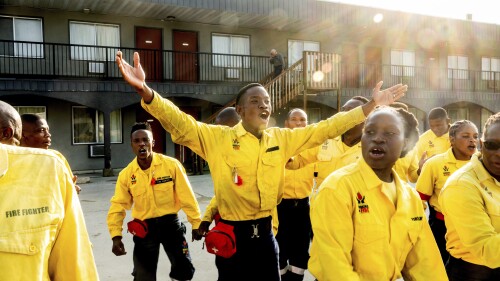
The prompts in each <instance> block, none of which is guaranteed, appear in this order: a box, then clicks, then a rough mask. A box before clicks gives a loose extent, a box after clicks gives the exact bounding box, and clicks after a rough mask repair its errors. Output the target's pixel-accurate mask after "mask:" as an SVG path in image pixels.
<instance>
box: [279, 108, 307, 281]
mask: <svg viewBox="0 0 500 281" xmlns="http://www.w3.org/2000/svg"><path fill="white" fill-rule="evenodd" d="M306 125H307V114H306V112H305V111H304V110H302V109H300V108H294V109H291V110H290V111H289V112H288V115H287V118H286V120H285V128H290V129H296V128H303V127H305V126H306ZM313 177H314V167H313V165H307V166H306V167H304V168H302V169H298V170H288V169H286V170H285V183H284V187H283V199H282V200H281V202H280V203H279V205H278V222H279V225H278V234H277V235H276V240H277V241H278V245H279V249H280V252H279V264H280V274H281V281H301V280H303V279H304V273H305V270H306V269H307V261H308V260H309V244H310V241H311V219H310V218H309V195H310V194H311V190H312V187H313Z"/></svg>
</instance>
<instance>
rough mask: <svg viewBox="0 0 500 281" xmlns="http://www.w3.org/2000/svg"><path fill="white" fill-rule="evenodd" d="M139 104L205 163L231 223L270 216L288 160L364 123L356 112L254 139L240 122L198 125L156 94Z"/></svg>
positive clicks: (221, 210) (221, 209) (271, 131)
mask: <svg viewBox="0 0 500 281" xmlns="http://www.w3.org/2000/svg"><path fill="white" fill-rule="evenodd" d="M141 103H142V106H143V107H144V108H145V109H146V110H147V111H148V112H149V113H151V114H152V115H153V116H154V117H155V118H157V119H158V120H159V121H160V122H161V124H162V125H163V127H164V128H165V129H166V130H167V131H168V132H170V134H171V136H172V140H173V141H174V142H175V143H178V144H182V145H185V146H188V147H189V148H190V149H191V150H193V151H194V152H195V153H197V154H198V155H200V156H201V157H203V158H204V159H206V160H207V162H208V163H209V165H210V172H211V175H212V179H213V181H214V189H215V190H214V193H215V196H216V198H217V199H216V200H217V204H218V209H219V213H220V215H221V217H222V218H223V219H226V220H233V221H239V220H255V219H259V218H263V217H268V216H270V215H272V212H273V210H274V209H275V207H276V205H277V204H278V203H279V202H280V201H281V198H282V196H283V183H284V169H285V163H286V162H287V161H288V159H290V157H292V156H293V155H296V154H298V153H299V152H301V151H302V150H304V149H307V148H311V147H314V146H318V145H320V144H321V143H322V142H324V141H325V140H326V139H328V138H333V137H336V136H337V135H339V134H342V133H343V132H345V131H346V130H347V129H349V128H351V127H353V126H354V125H356V124H359V123H361V122H363V120H364V119H365V116H364V114H363V110H362V109H361V108H359V109H354V110H351V111H349V112H347V113H338V114H336V115H335V116H333V117H331V118H329V119H327V120H324V121H321V122H318V123H316V124H311V125H308V126H306V127H304V128H295V129H293V130H291V129H282V128H276V127H275V128H268V129H266V130H264V131H263V134H262V137H261V139H258V138H256V137H255V136H254V135H252V134H251V133H249V132H247V131H246V130H245V129H244V128H243V125H242V123H241V122H240V123H239V124H238V125H236V126H234V127H227V126H217V125H209V124H205V123H202V122H197V121H196V120H195V119H194V118H192V117H191V116H190V115H188V114H185V113H183V112H182V111H180V110H179V108H177V107H176V106H175V105H174V104H173V103H172V102H170V101H168V100H167V99H163V98H161V97H160V96H159V94H158V93H156V92H154V98H153V100H152V101H151V103H150V104H146V103H144V100H142V101H141Z"/></svg>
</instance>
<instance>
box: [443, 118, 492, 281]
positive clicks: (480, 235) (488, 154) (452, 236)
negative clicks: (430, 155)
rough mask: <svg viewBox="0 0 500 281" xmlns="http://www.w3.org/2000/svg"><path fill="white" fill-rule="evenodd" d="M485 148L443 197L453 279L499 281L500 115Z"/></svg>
mask: <svg viewBox="0 0 500 281" xmlns="http://www.w3.org/2000/svg"><path fill="white" fill-rule="evenodd" d="M481 147H482V151H481V154H476V155H474V156H472V159H471V160H470V162H469V163H468V164H467V165H465V166H464V167H462V168H461V169H460V170H458V171H457V172H456V173H454V174H453V175H451V176H450V178H449V179H448V180H447V181H446V184H445V186H444V188H443V189H442V190H441V195H440V196H439V205H440V206H441V211H442V212H443V214H444V217H445V223H446V228H447V232H446V249H447V250H448V251H449V252H450V259H449V261H448V263H447V264H446V271H447V272H448V276H449V278H450V280H451V281H462V280H463V281H465V280H467V281H470V280H473V281H493V280H500V113H496V114H495V115H492V116H491V117H490V118H489V119H488V120H487V121H486V124H485V125H484V130H483V138H482V139H481Z"/></svg>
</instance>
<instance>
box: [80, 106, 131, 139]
mask: <svg viewBox="0 0 500 281" xmlns="http://www.w3.org/2000/svg"><path fill="white" fill-rule="evenodd" d="M75 108H82V109H90V110H93V111H94V114H93V116H92V120H93V122H94V124H95V125H94V133H93V137H94V138H95V140H96V141H95V142H76V141H75V133H76V130H75ZM116 111H118V112H119V115H120V117H119V124H118V125H117V127H118V128H116V129H119V131H120V136H119V140H114V141H113V140H110V143H112V144H121V143H123V114H122V111H121V109H117V110H114V111H113V112H116ZM113 112H112V113H113ZM101 113H102V114H104V113H103V112H101V111H99V110H97V109H95V108H91V107H88V106H80V105H75V106H72V107H71V143H72V144H73V145H89V144H104V135H103V136H102V140H101V138H100V136H99V135H100V131H99V126H100V125H101V124H100V123H99V121H100V120H99V115H100V114H101ZM102 125H103V126H104V124H102ZM110 126H112V124H110ZM112 129H113V128H110V137H111V136H112V132H111V130H112ZM103 130H104V129H103ZM102 134H104V131H103V133H102Z"/></svg>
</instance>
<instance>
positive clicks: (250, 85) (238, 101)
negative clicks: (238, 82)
mask: <svg viewBox="0 0 500 281" xmlns="http://www.w3.org/2000/svg"><path fill="white" fill-rule="evenodd" d="M254 87H264V86H262V85H261V84H259V83H250V84H248V85H246V86H245V87H243V88H241V89H240V91H239V92H238V95H237V96H236V105H240V100H241V97H242V96H243V95H244V94H245V93H246V92H247V91H248V90H249V89H251V88H254Z"/></svg>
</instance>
